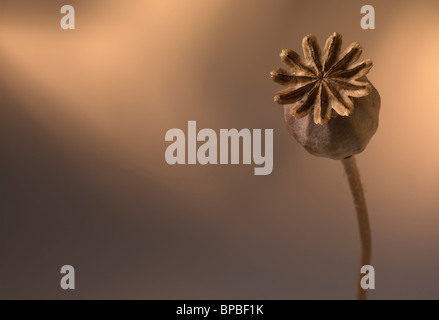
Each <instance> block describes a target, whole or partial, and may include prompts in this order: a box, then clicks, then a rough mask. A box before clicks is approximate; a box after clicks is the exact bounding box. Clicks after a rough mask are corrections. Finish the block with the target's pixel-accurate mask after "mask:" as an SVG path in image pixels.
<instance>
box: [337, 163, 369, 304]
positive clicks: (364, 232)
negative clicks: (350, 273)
mask: <svg viewBox="0 0 439 320" xmlns="http://www.w3.org/2000/svg"><path fill="white" fill-rule="evenodd" d="M341 162H342V163H343V166H344V170H345V172H346V175H347V178H348V181H349V186H350V187H351V192H352V196H353V198H354V203H355V209H356V211H357V219H358V225H359V227H360V239H361V260H360V270H361V268H362V267H363V266H365V265H370V261H371V256H372V240H371V232H370V225H369V217H368V215H367V207H366V199H365V197H364V191H363V186H362V185H361V180H360V173H359V171H358V167H357V161H356V159H355V157H354V156H351V157H348V158H345V159H343V160H341ZM360 270H359V271H358V274H359V277H358V283H357V285H358V286H357V299H358V300H367V290H364V289H362V287H361V277H362V276H363V275H362V274H361V271H360Z"/></svg>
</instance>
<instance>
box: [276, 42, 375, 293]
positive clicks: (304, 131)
mask: <svg viewBox="0 0 439 320" xmlns="http://www.w3.org/2000/svg"><path fill="white" fill-rule="evenodd" d="M341 46H342V36H341V35H340V34H338V33H334V34H332V35H331V36H330V37H329V38H328V40H327V41H326V44H325V47H324V50H323V54H322V53H321V52H320V47H319V44H318V43H317V40H316V38H315V37H314V36H313V35H307V36H306V37H304V38H303V41H302V48H303V53H304V58H302V57H301V56H300V55H299V54H297V53H296V52H294V51H293V50H288V49H284V50H282V52H281V54H280V56H281V59H282V62H283V63H284V64H285V65H286V66H288V67H289V68H290V71H286V70H284V69H281V68H279V69H276V70H274V71H272V72H271V78H272V79H273V80H274V81H275V82H277V83H279V84H281V85H285V86H288V87H287V88H286V89H284V90H281V91H279V92H277V93H276V95H275V97H274V100H275V101H276V102H278V103H279V104H282V105H284V111H285V121H286V124H287V128H288V131H289V133H290V134H291V135H292V136H293V137H294V138H295V139H296V140H297V141H298V142H299V143H300V144H301V145H302V146H303V147H304V148H305V149H306V150H307V151H308V152H310V153H311V154H313V155H316V156H322V157H328V158H331V159H336V160H341V161H342V163H343V166H344V169H345V171H346V174H347V177H348V181H349V185H350V187H351V191H352V195H353V197H354V202H355V207H356V211H357V217H358V222H359V226H360V237H361V248H362V254H361V263H360V264H361V266H363V265H370V261H371V247H372V246H371V235H370V226H369V219H368V214H367V208H366V201H365V198H364V192H363V188H362V185H361V181H360V175H359V173H358V168H357V164H356V160H355V157H354V155H355V154H357V153H360V152H362V151H363V150H364V149H365V148H366V146H367V144H368V143H369V141H370V139H371V138H372V136H373V135H374V134H375V132H376V130H377V128H378V115H379V109H380V96H379V94H378V91H377V90H376V89H375V87H374V86H373V85H372V84H371V83H370V81H369V80H368V79H367V78H366V74H367V73H368V72H369V70H370V69H371V68H372V61H371V60H369V59H366V60H364V61H361V62H357V60H358V59H359V57H360V55H361V53H362V48H361V46H360V45H359V44H358V43H352V44H351V45H350V46H349V47H347V48H346V50H344V52H343V53H342V54H340V52H341ZM332 110H334V111H335V112H332ZM361 266H360V268H361ZM359 274H360V272H359ZM360 277H361V274H360ZM357 297H358V299H367V292H366V291H365V290H363V289H362V288H361V286H360V278H359V280H358V290H357Z"/></svg>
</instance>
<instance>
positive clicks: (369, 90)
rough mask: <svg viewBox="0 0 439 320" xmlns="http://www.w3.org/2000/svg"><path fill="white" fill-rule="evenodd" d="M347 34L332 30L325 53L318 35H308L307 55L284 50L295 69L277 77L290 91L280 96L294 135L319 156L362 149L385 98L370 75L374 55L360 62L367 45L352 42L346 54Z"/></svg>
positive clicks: (273, 75) (273, 74)
mask: <svg viewBox="0 0 439 320" xmlns="http://www.w3.org/2000/svg"><path fill="white" fill-rule="evenodd" d="M341 46H342V36H341V35H340V34H338V33H334V34H332V35H331V36H330V37H329V38H328V40H327V41H326V44H325V47H324V50H323V53H321V51H320V47H319V44H318V42H317V40H316V38H315V37H314V36H313V35H307V36H306V37H304V38H303V41H302V47H303V53H304V58H302V57H301V56H300V55H299V54H297V53H296V52H294V51H293V50H288V49H284V50H282V52H281V54H280V56H281V59H282V62H283V63H284V64H285V65H286V66H288V67H289V69H290V71H287V70H284V69H281V68H279V69H276V70H274V71H272V72H271V78H272V79H273V80H274V81H275V82H277V83H279V84H281V85H284V86H287V88H286V89H284V90H281V91H279V92H277V93H276V95H275V97H274V100H275V101H276V102H278V103H279V104H282V105H284V110H285V120H286V123H287V127H288V131H289V132H290V134H291V135H292V136H293V137H294V138H295V139H296V140H297V141H298V142H299V143H300V144H301V145H302V146H304V147H305V149H306V150H308V152H310V153H311V154H314V155H316V156H323V157H329V158H332V159H337V160H338V159H343V158H347V157H349V156H352V155H354V154H357V153H360V152H362V151H363V150H364V149H365V147H366V145H367V144H368V143H369V141H370V139H371V138H372V136H373V135H374V133H375V132H376V130H377V128H378V115H379V109H380V96H379V94H378V91H377V90H376V89H375V87H374V86H373V85H372V84H371V83H370V81H369V80H368V79H367V78H366V77H365V75H366V74H367V73H368V72H369V70H370V69H371V68H372V61H371V60H370V59H366V60H363V61H361V62H357V60H358V59H359V57H360V55H361V52H362V48H361V46H360V45H359V44H358V43H352V44H351V45H350V46H348V47H347V48H346V49H345V50H344V51H343V53H341V54H340V52H341Z"/></svg>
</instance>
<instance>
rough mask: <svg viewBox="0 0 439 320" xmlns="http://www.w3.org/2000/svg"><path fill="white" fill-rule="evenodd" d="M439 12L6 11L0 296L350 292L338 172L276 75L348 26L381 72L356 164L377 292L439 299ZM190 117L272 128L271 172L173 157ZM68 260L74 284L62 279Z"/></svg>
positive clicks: (400, 8) (168, 1) (225, 1)
mask: <svg viewBox="0 0 439 320" xmlns="http://www.w3.org/2000/svg"><path fill="white" fill-rule="evenodd" d="M64 4H70V5H73V6H74V8H75V9H76V30H73V31H72V30H69V31H64V30H62V29H61V27H60V24H59V23H60V19H61V17H62V15H61V14H60V9H61V7H62V5H64ZM365 4H370V5H373V6H374V8H375V12H376V29H375V30H363V29H361V27H360V19H361V17H362V14H360V9H361V7H362V6H363V5H365ZM438 14H439V3H438V2H437V1H433V0H431V1H428V0H423V1H405V2H400V1H396V0H393V1H385V2H384V1H368V2H364V1H357V0H355V1H352V0H349V1H348V0H343V1H342V0H332V1H312V0H308V1H293V0H276V1H270V2H268V1H263V0H242V1H232V0H211V1H204V0H190V1H177V0H160V1H159V0H150V1H140V0H130V1H124V2H121V1H115V0H106V1H103V0H95V1H78V0H69V1H65V3H64V2H63V1H59V0H56V1H55V0H52V1H49V0H40V1H31V0H0V190H1V192H0V298H2V299H30V298H32V299H34V298H38V299H48V298H55V299H70V298H75V299H76V298H82V299H103V298H111V299H354V298H355V289H356V288H355V286H356V278H357V270H358V262H359V236H358V230H357V221H356V217H355V211H354V206H353V203H352V199H351V196H350V191H349V187H348V184H347V181H346V177H345V175H344V173H343V169H342V166H341V163H340V162H338V161H333V160H329V159H324V158H317V157H313V156H311V155H309V154H308V153H307V152H306V151H305V150H304V149H302V147H301V146H300V145H298V144H297V143H296V142H295V141H294V140H293V138H291V137H290V136H289V135H288V133H287V131H286V129H285V125H284V121H283V109H282V107H281V106H279V105H277V104H276V103H274V102H273V96H274V93H275V92H276V91H277V90H279V89H280V87H279V85H277V84H275V83H273V82H272V81H271V80H270V78H269V72H270V71H271V70H273V69H275V68H277V67H281V66H282V65H281V62H280V59H279V52H280V51H281V50H282V49H284V48H289V49H293V50H296V51H298V52H300V51H301V39H302V37H303V36H305V35H306V34H308V33H313V34H315V35H316V36H317V39H318V40H319V42H320V43H321V45H322V46H323V44H324V41H325V40H326V38H327V37H328V36H329V35H330V34H331V33H332V32H334V31H337V32H339V33H341V34H342V35H343V39H344V45H343V48H344V47H346V46H347V45H349V44H350V43H351V42H353V41H357V42H359V43H361V44H362V45H363V47H364V51H363V55H362V58H363V59H365V58H371V59H372V60H373V61H374V68H373V69H372V70H371V72H370V73H369V76H368V77H369V79H370V80H371V81H372V83H373V84H374V85H375V87H376V88H377V89H378V90H379V92H380V94H381V99H382V103H381V115H380V127H379V129H378V132H377V134H376V135H375V136H374V138H373V139H372V141H371V143H370V144H369V146H368V148H367V149H366V151H365V152H364V153H362V154H361V155H359V156H358V158H357V160H358V162H359V166H360V169H361V174H362V179H363V183H364V187H365V189H366V198H367V202H368V207H369V212H370V220H371V224H372V233H373V265H374V267H375V270H376V290H374V291H373V292H371V293H370V298H371V299H439V251H438V246H439V197H438V190H439V147H438V141H439V125H438V123H437V121H436V119H439V102H438V100H437V90H438V85H439V80H438V78H437V73H438V71H439V62H438V59H437V57H438V56H439V43H438V41H437V39H438V37H439V24H438V22H437V17H438ZM188 120H196V121H197V127H198V128H199V129H201V128H212V129H214V130H216V131H218V130H219V129H220V128H238V129H241V128H250V129H252V128H260V129H265V128H273V129H274V169H273V173H272V174H271V175H269V176H254V175H253V167H254V166H253V165H228V166H220V165H206V166H202V165H191V166H189V165H179V166H178V165H175V166H170V165H168V164H167V163H166V162H165V159H164V153H165V149H166V147H167V146H168V145H169V143H168V142H165V141H164V137H165V133H166V131H167V130H168V129H171V128H180V129H183V130H185V131H186V128H187V121H188ZM315 199H318V201H316V200H315ZM65 264H71V265H73V266H74V267H75V270H76V290H70V291H64V290H62V289H61V288H60V285H59V282H60V279H61V275H60V269H61V266H62V265H65Z"/></svg>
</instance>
